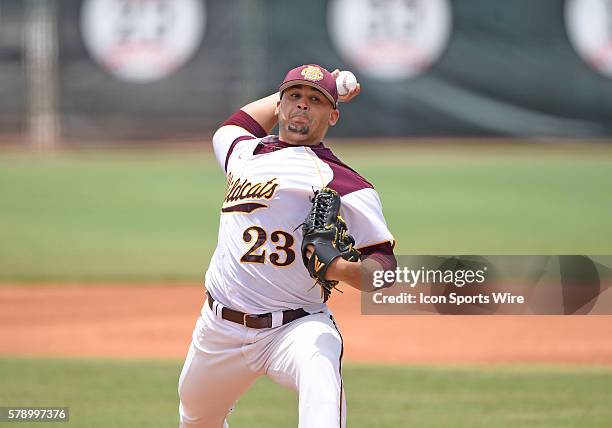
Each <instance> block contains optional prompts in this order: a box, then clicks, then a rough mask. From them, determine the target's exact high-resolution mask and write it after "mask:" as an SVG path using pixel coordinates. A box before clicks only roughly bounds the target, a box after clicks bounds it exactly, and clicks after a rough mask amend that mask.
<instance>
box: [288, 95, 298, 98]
mask: <svg viewBox="0 0 612 428" xmlns="http://www.w3.org/2000/svg"><path fill="white" fill-rule="evenodd" d="M289 96H290V97H291V98H299V95H298V94H290V95H289Z"/></svg>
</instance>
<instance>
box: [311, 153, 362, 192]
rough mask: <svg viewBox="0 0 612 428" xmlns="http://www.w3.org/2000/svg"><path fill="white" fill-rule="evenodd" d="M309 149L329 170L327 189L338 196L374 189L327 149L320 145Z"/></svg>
mask: <svg viewBox="0 0 612 428" xmlns="http://www.w3.org/2000/svg"><path fill="white" fill-rule="evenodd" d="M311 149H312V151H313V152H314V153H315V154H316V155H317V157H318V158H319V159H320V160H321V161H322V162H324V163H326V164H327V165H328V166H329V167H330V168H331V170H332V172H333V178H332V180H331V181H330V182H329V183H328V184H327V187H330V188H332V189H334V190H335V191H336V192H338V193H339V194H340V196H345V195H348V194H349V193H353V192H356V191H359V190H363V189H374V186H373V185H372V183H370V182H369V181H368V180H366V179H365V178H364V177H363V176H361V175H360V174H359V173H358V172H357V171H356V170H355V169H353V168H351V167H350V166H348V165H347V164H346V163H344V162H343V161H342V160H341V159H340V158H338V156H336V155H335V154H334V153H333V152H332V151H331V149H329V148H328V147H325V146H324V145H323V144H321V145H319V146H315V147H311Z"/></svg>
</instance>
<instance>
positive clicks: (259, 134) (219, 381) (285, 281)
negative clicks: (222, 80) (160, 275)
mask: <svg viewBox="0 0 612 428" xmlns="http://www.w3.org/2000/svg"><path fill="white" fill-rule="evenodd" d="M338 73H339V72H338V70H336V71H334V72H333V73H330V72H329V71H327V70H326V69H324V68H323V67H320V66H318V65H314V64H309V65H303V66H300V67H297V68H294V69H293V70H290V71H289V72H288V73H287V75H286V77H285V79H284V81H283V82H282V84H281V85H280V87H279V92H277V93H275V94H273V95H270V96H268V97H266V98H263V99H260V100H257V101H254V102H252V103H250V104H248V105H246V106H244V107H242V108H241V109H240V110H238V111H237V112H236V113H234V114H233V115H232V116H231V117H229V118H228V119H227V120H226V121H225V122H224V123H223V124H222V125H221V127H220V128H219V129H218V130H217V132H216V133H215V134H214V137H213V146H214V151H215V156H216V158H217V161H218V163H219V165H220V167H221V168H222V169H223V170H224V172H225V175H226V177H227V189H226V194H225V199H224V200H223V205H222V207H221V218H220V224H219V238H218V243H217V248H216V250H215V253H214V255H213V257H212V260H211V262H210V266H209V268H208V271H207V272H206V279H205V286H206V290H207V299H206V301H205V303H204V305H203V307H202V311H201V315H200V317H199V318H198V320H197V322H196V325H195V328H194V331H193V338H192V343H191V346H190V348H189V351H188V354H187V357H186V360H185V364H184V367H183V370H182V373H181V376H180V379H179V396H180V406H179V417H180V426H181V427H183V428H195V427H198V428H205V427H206V428H221V427H227V426H228V425H227V421H226V417H227V415H228V414H229V412H230V411H231V410H232V408H233V405H234V403H235V402H236V401H237V400H238V398H239V397H240V396H241V395H242V394H243V393H244V392H245V391H246V390H247V389H248V388H249V387H250V386H251V385H252V384H253V382H254V381H255V380H256V379H257V378H258V377H259V376H261V375H268V376H270V378H272V379H273V380H274V381H275V382H277V383H278V384H280V385H283V386H286V387H288V388H291V389H293V390H295V391H297V392H298V394H299V427H301V428H340V427H345V424H346V409H345V396H344V389H343V385H342V372H341V369H342V352H343V348H342V336H341V335H340V331H339V329H338V326H337V325H336V323H335V321H334V318H333V316H332V314H331V312H330V310H329V309H328V308H327V304H326V301H327V299H328V298H329V297H330V294H331V293H332V291H333V289H334V287H335V286H336V284H338V282H342V283H345V284H348V285H349V286H352V287H355V288H357V289H363V290H364V291H367V290H366V289H367V288H368V287H371V284H372V283H371V281H370V282H369V284H368V281H367V278H370V277H371V275H372V272H373V271H374V270H379V269H395V257H394V256H393V246H394V240H393V236H392V235H391V233H390V232H389V230H388V228H387V225H386V222H385V219H384V217H383V213H382V207H381V202H380V199H379V197H378V194H377V193H376V191H375V190H374V188H373V186H372V184H370V183H369V182H368V181H367V180H366V179H364V178H363V177H361V176H360V175H359V174H358V173H357V172H355V171H354V170H353V169H351V168H350V167H348V166H347V165H346V164H344V163H343V162H342V161H341V160H340V159H338V158H337V157H336V156H334V154H333V153H332V151H331V150H330V149H329V148H328V147H326V146H325V145H324V144H323V142H322V141H323V139H324V137H325V134H326V133H327V130H328V128H329V127H330V126H334V125H335V124H336V123H337V122H338V120H339V118H340V111H339V109H338V101H342V102H348V101H350V100H352V99H353V98H354V97H356V96H357V95H358V94H359V92H360V90H361V88H360V86H359V85H357V86H356V87H355V88H353V89H351V90H350V91H349V92H348V93H347V94H346V95H343V96H341V97H340V99H339V97H338V91H337V88H336V77H337V75H338ZM276 124H278V126H279V135H278V136H276V135H269V133H270V132H271V131H272V129H273V128H274V127H275V126H276Z"/></svg>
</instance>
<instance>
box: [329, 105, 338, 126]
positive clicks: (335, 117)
mask: <svg viewBox="0 0 612 428" xmlns="http://www.w3.org/2000/svg"><path fill="white" fill-rule="evenodd" d="M338 119H340V110H338V109H337V108H336V109H334V110H332V112H331V114H330V115H329V126H334V125H335V124H336V123H337V122H338Z"/></svg>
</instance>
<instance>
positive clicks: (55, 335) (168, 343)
mask: <svg viewBox="0 0 612 428" xmlns="http://www.w3.org/2000/svg"><path fill="white" fill-rule="evenodd" d="M203 295H204V292H203V289H202V288H201V287H198V286H195V285H175V286H155V287H148V286H145V285H142V286H135V285H125V286H121V285H113V286H82V287H79V286H74V287H69V286H36V287H18V286H11V285H5V286H2V287H0V355H12V356H16V355H45V356H87V357H90V356H91V357H127V358H173V359H182V358H183V357H184V355H185V352H186V350H187V346H188V344H189V340H190V335H191V330H192V328H193V324H194V322H195V319H196V317H197V316H198V313H199V310H200V307H201V305H202V299H203ZM330 306H331V308H332V310H333V311H334V315H335V317H336V319H337V320H338V322H339V325H340V328H341V331H342V334H343V337H344V342H345V358H346V360H348V361H362V362H363V361H368V362H408V363H489V362H495V363H505V362H556V363H578V364H612V341H611V340H610V337H612V316H539V317H538V316H515V317H511V316H488V317H487V316H471V317H468V316H463V317H460V316H452V317H450V316H447V317H443V316H362V315H360V307H359V294H358V293H357V292H355V291H352V290H345V293H344V294H342V295H340V294H338V295H336V296H334V298H333V299H332V301H331V304H330Z"/></svg>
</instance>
